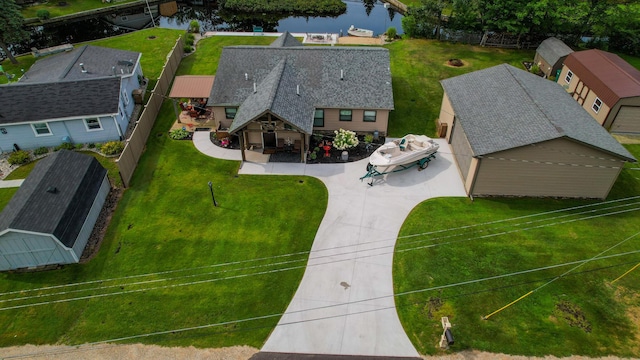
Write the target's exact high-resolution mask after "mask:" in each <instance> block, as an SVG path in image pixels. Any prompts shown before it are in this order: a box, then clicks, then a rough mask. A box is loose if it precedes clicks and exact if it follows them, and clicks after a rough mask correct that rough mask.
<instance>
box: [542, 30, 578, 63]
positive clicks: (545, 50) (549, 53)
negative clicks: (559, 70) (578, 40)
mask: <svg viewBox="0 0 640 360" xmlns="http://www.w3.org/2000/svg"><path fill="white" fill-rule="evenodd" d="M536 52H537V53H538V54H540V56H542V58H543V59H545V60H546V61H547V62H548V63H549V64H551V65H552V66H553V65H555V63H557V62H558V60H560V59H561V58H563V57H565V56H567V55H569V54H571V53H572V52H573V50H571V48H570V47H568V46H567V44H565V43H564V42H562V40H560V39H558V38H555V37H550V38H548V39H546V40H544V41H543V42H542V43H541V44H540V46H538V49H536Z"/></svg>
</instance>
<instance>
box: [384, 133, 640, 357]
mask: <svg viewBox="0 0 640 360" xmlns="http://www.w3.org/2000/svg"><path fill="white" fill-rule="evenodd" d="M628 148H629V150H630V151H632V153H633V154H634V155H635V156H636V157H638V156H640V145H629V146H628ZM630 167H633V165H631V166H628V167H627V169H625V170H623V173H622V175H621V177H620V179H619V181H618V182H617V183H616V185H615V187H614V191H613V192H612V196H610V197H609V199H608V200H609V201H612V200H614V199H623V198H626V197H632V196H638V195H640V174H637V171H635V170H631V169H630ZM639 204H640V202H639V201H638V199H632V200H626V201H616V202H611V203H603V202H594V201H579V200H553V199H501V198H494V199H489V198H487V199H475V200H474V201H471V200H469V199H467V198H450V199H433V200H429V201H426V202H424V203H422V204H420V205H419V206H418V207H416V208H415V209H414V210H413V211H412V212H411V214H410V215H409V217H408V218H407V219H406V221H405V223H404V225H403V227H402V230H401V232H400V237H399V240H398V243H397V245H396V254H395V258H394V269H393V274H394V287H395V292H396V294H399V296H398V297H397V298H396V305H397V308H398V313H399V315H400V319H401V321H402V323H403V326H404V328H405V330H406V331H407V333H408V334H409V336H410V338H411V339H412V341H413V343H414V345H415V346H416V347H417V348H418V351H419V352H421V353H426V354H438V353H441V351H439V350H436V348H435V347H434V345H435V344H436V343H438V341H439V338H440V335H441V333H442V327H441V324H440V318H441V317H442V316H448V317H449V319H450V321H451V323H452V324H453V329H452V330H453V333H454V336H455V340H456V343H455V345H454V346H453V348H452V350H453V351H459V350H463V349H476V350H485V351H490V352H496V353H507V354H521V355H537V356H541V355H546V354H553V355H555V356H568V355H572V354H574V355H587V356H592V357H598V356H604V355H610V354H614V355H618V356H624V357H629V356H632V357H638V356H640V345H639V344H640V343H639V342H638V338H639V337H640V323H638V321H637V319H638V314H640V296H638V294H637V291H638V290H640V281H639V280H640V270H636V271H635V272H631V273H630V274H629V275H627V276H626V277H624V278H622V279H621V280H619V281H618V282H616V283H615V284H612V283H611V282H612V281H613V280H614V279H616V278H617V277H619V276H620V275H622V274H623V273H624V272H625V271H627V270H628V269H630V268H632V267H633V266H634V265H636V264H638V263H640V253H637V251H638V249H639V246H638V245H639V244H640V234H639V231H640V227H638V224H639V223H640V221H639V216H638V210H640V207H638V205H639ZM585 205H587V206H586V207H584V208H579V209H573V210H566V211H561V212H556V213H551V212H552V211H556V210H558V209H566V208H570V207H576V206H585ZM625 210H626V212H621V211H625ZM614 212H621V213H619V214H615V215H607V214H611V213H614ZM505 219H511V220H505ZM414 234H421V235H418V236H410V235H414ZM625 239H628V240H627V241H626V242H623V241H624V240H625ZM621 242H623V243H622V244H620V245H618V246H617V247H615V248H613V249H611V250H609V251H606V252H604V251H605V250H607V249H609V248H612V247H614V246H615V245H616V244H618V243H621ZM630 251H631V252H634V251H635V252H636V253H633V254H628V255H624V256H619V257H613V258H610V259H599V260H595V261H592V262H590V263H587V264H584V265H583V266H581V267H580V268H577V269H576V270H575V271H572V272H570V273H568V274H567V275H566V276H564V277H562V278H559V279H557V280H556V281H554V282H552V283H550V284H548V285H546V286H544V287H542V288H540V289H539V290H537V291H535V292H534V293H533V294H531V295H529V296H528V297H526V298H524V299H523V300H521V301H520V302H518V303H516V304H514V305H513V306H511V307H508V308H507V309H505V310H503V311H502V312H499V313H497V314H495V315H493V316H492V317H490V318H489V319H488V320H483V319H482V317H483V316H486V315H489V314H491V313H492V312H494V311H495V310H498V309H500V308H501V307H503V306H505V305H507V304H509V303H510V302H511V301H514V300H516V299H518V298H519V297H520V296H523V295H525V294H527V293H528V292H529V291H533V290H536V289H538V287H540V286H543V285H544V284H546V283H547V282H549V281H551V280H553V279H554V278H556V277H558V276H560V275H562V274H563V273H565V272H567V271H569V270H570V269H571V268H573V267H575V266H576V265H577V264H571V265H565V266H561V267H557V268H552V269H547V270H540V271H535V272H530V273H526V274H519V275H512V276H506V277H502V278H496V279H491V280H486V281H479V282H474V283H468V284H460V283H461V282H465V281H471V280H476V279H484V278H489V277H494V276H498V275H504V274H513V273H516V272H520V271H524V270H529V269H537V268H542V267H545V266H552V265H556V264H563V263H569V262H573V261H580V260H587V259H590V258H592V257H595V256H596V255H599V254H601V253H602V256H607V255H615V254H623V253H625V252H630ZM603 252H604V253H603ZM451 284H458V285H455V286H449V285H451ZM422 289H424V290H423V291H420V290H422ZM414 291H418V292H415V293H410V294H406V295H402V294H403V293H406V292H414ZM634 321H635V323H634Z"/></svg>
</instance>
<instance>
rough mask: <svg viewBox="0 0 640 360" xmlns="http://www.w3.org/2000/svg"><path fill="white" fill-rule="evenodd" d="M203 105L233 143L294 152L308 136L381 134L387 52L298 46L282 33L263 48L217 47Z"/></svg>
mask: <svg viewBox="0 0 640 360" xmlns="http://www.w3.org/2000/svg"><path fill="white" fill-rule="evenodd" d="M207 106H212V107H213V113H214V116H215V118H216V119H218V120H219V121H220V126H221V127H222V128H228V129H229V132H230V133H232V134H238V135H239V138H240V141H241V147H242V149H243V156H244V149H246V148H249V147H253V148H258V149H259V148H262V149H269V148H277V147H280V146H281V145H282V143H283V142H287V143H293V144H294V149H295V150H296V151H300V152H301V159H302V161H304V158H305V157H304V150H305V149H306V147H307V146H308V144H309V136H310V135H311V134H312V133H333V131H334V130H337V129H340V128H343V129H347V130H352V131H356V132H358V133H374V132H376V131H377V132H378V134H380V135H386V133H387V124H388V120H389V112H390V111H391V110H393V108H394V104H393V91H392V88H391V71H390V62H389V51H388V50H387V49H384V48H369V47H343V46H336V47H325V46H306V47H305V46H302V44H301V43H300V42H299V41H298V40H297V39H295V38H294V37H292V36H291V35H290V34H289V33H286V32H285V33H284V34H283V35H281V36H280V37H279V38H278V39H277V40H275V41H274V42H273V43H272V44H271V45H269V46H228V47H225V48H224V49H223V50H222V55H221V56H220V62H219V65H218V70H217V72H216V78H215V82H214V83H213V88H212V90H211V96H210V97H209V100H208V103H207Z"/></svg>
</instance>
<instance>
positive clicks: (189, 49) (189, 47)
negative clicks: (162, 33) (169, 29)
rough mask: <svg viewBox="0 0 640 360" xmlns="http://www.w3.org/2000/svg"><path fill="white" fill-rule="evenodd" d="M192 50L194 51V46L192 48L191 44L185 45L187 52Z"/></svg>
mask: <svg viewBox="0 0 640 360" xmlns="http://www.w3.org/2000/svg"><path fill="white" fill-rule="evenodd" d="M192 51H193V48H192V47H191V46H189V45H185V46H184V52H186V53H190V52H192Z"/></svg>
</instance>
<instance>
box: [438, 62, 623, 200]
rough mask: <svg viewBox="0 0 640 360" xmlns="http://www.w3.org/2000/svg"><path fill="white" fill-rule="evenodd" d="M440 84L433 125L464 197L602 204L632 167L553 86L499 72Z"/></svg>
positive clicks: (505, 68) (507, 69) (505, 69)
mask: <svg viewBox="0 0 640 360" xmlns="http://www.w3.org/2000/svg"><path fill="white" fill-rule="evenodd" d="M441 83H442V87H443V88H444V96H443V99H442V108H441V110H440V122H445V123H447V134H446V139H447V140H448V141H449V143H450V144H451V149H452V152H453V157H454V159H455V161H456V163H457V165H458V169H459V171H460V175H461V176H462V180H463V183H464V186H465V189H466V191H467V193H468V194H469V195H470V196H534V197H573V198H598V199H604V198H606V197H607V195H608V194H609V191H610V190H611V187H612V186H613V184H614V182H615V181H616V179H617V177H618V175H619V174H620V171H621V169H622V167H623V166H624V164H625V162H627V161H630V162H634V161H636V159H635V158H634V157H633V155H631V154H630V153H629V152H628V151H627V150H626V149H625V148H624V147H623V146H622V145H620V144H619V143H618V142H617V141H616V140H615V139H614V138H613V137H612V136H611V135H610V134H609V133H608V132H607V131H606V130H604V129H603V128H602V127H601V126H599V125H598V124H597V123H596V122H595V121H593V120H592V119H591V118H590V117H589V115H588V114H587V113H586V112H585V111H584V109H583V108H582V107H581V106H580V105H578V104H577V103H576V102H575V101H573V100H572V99H571V97H569V96H566V93H565V91H564V90H563V89H562V87H561V86H558V84H556V83H554V82H552V81H549V80H545V79H543V78H541V77H539V76H536V75H534V74H531V73H528V72H526V71H523V70H519V69H517V68H515V67H513V66H511V65H506V64H503V65H498V66H494V67H491V68H488V69H484V70H480V71H474V72H471V73H468V74H465V75H460V76H456V77H453V78H450V79H446V80H442V81H441Z"/></svg>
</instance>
